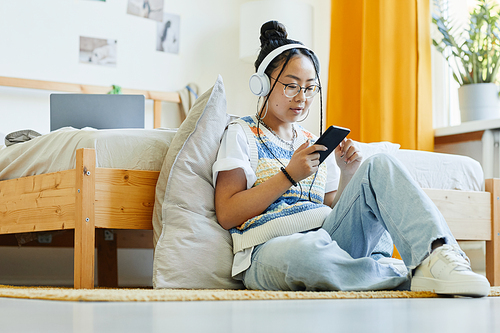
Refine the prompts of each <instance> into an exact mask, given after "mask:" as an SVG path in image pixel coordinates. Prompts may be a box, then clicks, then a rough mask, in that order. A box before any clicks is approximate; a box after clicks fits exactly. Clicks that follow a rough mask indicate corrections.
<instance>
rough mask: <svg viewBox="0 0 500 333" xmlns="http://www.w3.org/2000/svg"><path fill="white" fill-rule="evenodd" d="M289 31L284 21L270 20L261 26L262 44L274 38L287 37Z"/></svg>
mask: <svg viewBox="0 0 500 333" xmlns="http://www.w3.org/2000/svg"><path fill="white" fill-rule="evenodd" d="M287 37H288V33H287V32H286V28H285V26H284V25H283V24H282V23H279V22H278V21H269V22H266V23H264V24H263V25H262V27H261V28H260V45H261V46H263V45H265V44H267V43H269V41H270V40H272V39H286V38H287Z"/></svg>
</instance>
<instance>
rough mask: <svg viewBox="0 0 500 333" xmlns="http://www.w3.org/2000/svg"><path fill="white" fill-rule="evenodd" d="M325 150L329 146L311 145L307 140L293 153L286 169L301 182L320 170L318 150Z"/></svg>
mask: <svg viewBox="0 0 500 333" xmlns="http://www.w3.org/2000/svg"><path fill="white" fill-rule="evenodd" d="M325 150H327V148H326V147H325V146H323V145H312V146H309V141H307V142H305V143H304V144H302V145H301V146H300V147H299V148H298V149H297V150H296V151H295V152H294V153H293V156H292V158H291V159H290V162H289V163H288V165H287V166H286V171H287V172H288V174H289V175H290V176H291V177H292V178H293V180H295V181H296V182H300V181H301V180H303V179H305V178H307V177H309V176H310V175H312V174H313V173H315V172H316V171H318V166H319V153H318V151H325Z"/></svg>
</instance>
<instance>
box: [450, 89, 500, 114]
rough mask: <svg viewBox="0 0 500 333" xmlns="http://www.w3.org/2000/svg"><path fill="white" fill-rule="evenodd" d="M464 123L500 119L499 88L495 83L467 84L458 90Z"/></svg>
mask: <svg viewBox="0 0 500 333" xmlns="http://www.w3.org/2000/svg"><path fill="white" fill-rule="evenodd" d="M458 102H459V106H460V118H461V120H462V122H466V121H472V120H484V119H492V118H500V103H499V98H498V86H497V85H496V84H494V83H474V84H465V85H463V86H461V87H460V88H458Z"/></svg>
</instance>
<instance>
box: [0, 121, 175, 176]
mask: <svg viewBox="0 0 500 333" xmlns="http://www.w3.org/2000/svg"><path fill="white" fill-rule="evenodd" d="M175 133H176V129H154V130H146V129H111V130H96V129H92V128H84V129H75V128H72V127H64V128H61V129H59V130H57V131H54V132H51V133H49V134H45V135H42V136H40V137H37V138H35V139H32V140H30V141H26V142H23V143H17V144H15V145H12V146H9V147H3V148H2V149H0V180H6V179H14V178H20V177H26V176H33V175H38V174H45V173H50V172H58V171H63V170H69V169H74V168H75V164H76V150H77V149H80V148H94V149H95V150H96V167H100V168H116V169H132V170H150V171H160V169H161V165H162V163H163V159H164V157H165V154H166V153H167V150H168V147H169V146H170V142H171V141H172V138H173V137H174V135H175Z"/></svg>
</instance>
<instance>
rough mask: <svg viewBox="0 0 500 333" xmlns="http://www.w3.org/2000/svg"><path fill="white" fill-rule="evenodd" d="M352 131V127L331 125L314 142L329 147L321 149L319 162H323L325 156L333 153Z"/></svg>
mask: <svg viewBox="0 0 500 333" xmlns="http://www.w3.org/2000/svg"><path fill="white" fill-rule="evenodd" d="M350 132H351V130H350V129H348V128H344V127H339V126H330V127H328V128H327V129H326V131H325V132H324V133H323V134H322V135H321V136H320V137H319V139H318V140H316V142H315V143H314V144H315V145H323V146H325V147H327V148H328V150H327V151H319V164H321V163H323V161H324V160H325V158H327V157H328V155H330V154H331V153H333V151H334V150H335V148H337V146H338V145H339V143H341V142H342V140H344V138H345V137H346V136H347V134H349V133H350Z"/></svg>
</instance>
